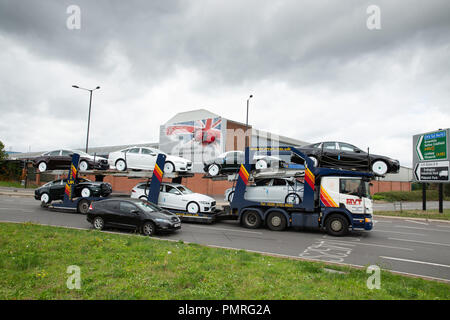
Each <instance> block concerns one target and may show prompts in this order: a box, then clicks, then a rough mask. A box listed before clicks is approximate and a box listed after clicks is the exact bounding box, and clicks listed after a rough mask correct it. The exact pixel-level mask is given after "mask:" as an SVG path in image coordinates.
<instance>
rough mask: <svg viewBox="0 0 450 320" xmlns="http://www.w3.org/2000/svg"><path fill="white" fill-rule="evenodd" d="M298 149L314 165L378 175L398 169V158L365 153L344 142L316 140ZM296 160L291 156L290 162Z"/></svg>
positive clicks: (394, 171) (395, 171) (296, 159)
mask: <svg viewBox="0 0 450 320" xmlns="http://www.w3.org/2000/svg"><path fill="white" fill-rule="evenodd" d="M298 149H299V150H300V151H302V152H303V153H305V154H306V155H307V156H309V157H310V158H311V160H313V162H314V165H315V166H316V167H317V166H318V167H329V168H342V169H347V170H358V171H371V172H373V173H375V174H377V175H380V176H382V175H385V174H386V173H398V171H399V170H400V163H399V161H398V160H394V159H391V158H389V157H385V156H380V155H377V154H371V153H367V152H365V151H363V150H361V149H359V148H357V147H355V146H354V145H351V144H349V143H345V142H337V141H326V142H318V143H314V144H309V145H306V146H302V147H299V148H298ZM298 161H299V158H298V156H296V155H295V156H293V159H292V162H297V163H298Z"/></svg>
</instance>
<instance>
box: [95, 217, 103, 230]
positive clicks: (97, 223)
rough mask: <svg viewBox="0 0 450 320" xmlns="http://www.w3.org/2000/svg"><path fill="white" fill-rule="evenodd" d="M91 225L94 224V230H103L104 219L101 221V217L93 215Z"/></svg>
mask: <svg viewBox="0 0 450 320" xmlns="http://www.w3.org/2000/svg"><path fill="white" fill-rule="evenodd" d="M92 225H93V226H94V229H95V230H103V228H104V227H105V221H103V219H102V218H101V217H95V218H94V221H93V222H92Z"/></svg>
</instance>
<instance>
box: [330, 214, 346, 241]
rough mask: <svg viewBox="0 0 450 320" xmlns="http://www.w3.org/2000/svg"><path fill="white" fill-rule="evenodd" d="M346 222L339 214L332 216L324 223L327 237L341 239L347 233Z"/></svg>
mask: <svg viewBox="0 0 450 320" xmlns="http://www.w3.org/2000/svg"><path fill="white" fill-rule="evenodd" d="M348 226H349V223H348V220H347V218H345V217H344V216H343V215H341V214H332V215H331V216H329V217H328V218H327V220H326V223H325V229H326V231H327V233H328V234H329V235H332V236H335V237H341V236H344V235H346V234H347V233H348Z"/></svg>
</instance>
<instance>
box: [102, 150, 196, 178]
mask: <svg viewBox="0 0 450 320" xmlns="http://www.w3.org/2000/svg"><path fill="white" fill-rule="evenodd" d="M160 153H163V154H165V155H166V163H165V164H164V173H171V172H187V171H191V169H192V161H190V160H188V159H184V158H181V157H177V156H171V155H168V154H166V153H164V152H162V151H161V150H158V149H155V148H149V147H131V148H126V149H123V150H119V151H115V152H111V153H110V154H109V156H108V163H109V166H110V168H112V169H114V168H116V169H117V170H119V171H125V170H126V169H141V170H153V168H154V167H155V163H156V158H157V157H158V154H160Z"/></svg>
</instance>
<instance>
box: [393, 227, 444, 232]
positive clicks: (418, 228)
mask: <svg viewBox="0 0 450 320" xmlns="http://www.w3.org/2000/svg"><path fill="white" fill-rule="evenodd" d="M396 227H397V228H406V229H417V230H428V231H440V232H450V230H439V229H430V228H420V227H408V226H396Z"/></svg>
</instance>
